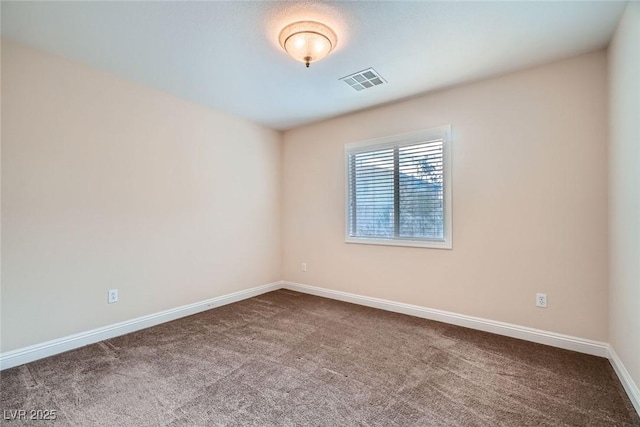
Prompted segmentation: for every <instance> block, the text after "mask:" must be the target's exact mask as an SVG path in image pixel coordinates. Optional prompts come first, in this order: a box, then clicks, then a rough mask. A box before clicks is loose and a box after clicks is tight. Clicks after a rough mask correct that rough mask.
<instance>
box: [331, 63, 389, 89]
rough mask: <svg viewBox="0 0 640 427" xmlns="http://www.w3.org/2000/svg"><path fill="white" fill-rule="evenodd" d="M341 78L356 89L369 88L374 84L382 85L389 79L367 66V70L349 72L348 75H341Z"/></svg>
mask: <svg viewBox="0 0 640 427" xmlns="http://www.w3.org/2000/svg"><path fill="white" fill-rule="evenodd" d="M339 80H342V81H343V82H345V83H346V84H348V85H349V86H351V87H352V88H354V89H355V90H364V89H369V88H372V87H374V86H380V85H381V84H383V83H387V81H386V80H385V79H384V78H383V77H382V76H381V75H380V74H378V72H377V71H376V70H374V69H373V68H367V69H366V70H362V71H358V72H357V73H353V74H349V75H348V76H344V77H341V78H340V79H339Z"/></svg>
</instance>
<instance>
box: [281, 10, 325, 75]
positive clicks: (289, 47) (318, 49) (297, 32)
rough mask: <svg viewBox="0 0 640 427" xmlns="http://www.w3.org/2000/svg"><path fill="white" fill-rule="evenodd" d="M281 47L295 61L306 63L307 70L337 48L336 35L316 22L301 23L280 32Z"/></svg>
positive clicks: (288, 26)
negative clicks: (310, 65)
mask: <svg viewBox="0 0 640 427" xmlns="http://www.w3.org/2000/svg"><path fill="white" fill-rule="evenodd" d="M279 40H280V46H282V48H283V49H284V50H286V51H287V53H288V54H289V55H291V56H292V57H293V58H294V59H296V60H298V61H300V62H304V63H305V65H306V66H307V68H309V64H310V63H312V62H316V61H320V60H321V59H322V58H324V57H325V56H327V55H328V54H329V52H331V51H332V50H333V48H335V47H336V44H337V43H338V37H337V36H336V33H334V32H333V30H332V29H331V28H329V27H327V26H326V25H324V24H321V23H319V22H315V21H300V22H294V23H293V24H289V25H287V26H286V27H284V28H283V29H282V31H280V37H279Z"/></svg>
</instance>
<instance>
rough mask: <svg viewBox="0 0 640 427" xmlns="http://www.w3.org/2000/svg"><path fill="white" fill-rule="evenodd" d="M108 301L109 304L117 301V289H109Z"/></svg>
mask: <svg viewBox="0 0 640 427" xmlns="http://www.w3.org/2000/svg"><path fill="white" fill-rule="evenodd" d="M108 302H109V304H113V303H114V302H118V290H117V289H109V293H108Z"/></svg>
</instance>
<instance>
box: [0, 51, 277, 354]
mask: <svg viewBox="0 0 640 427" xmlns="http://www.w3.org/2000/svg"><path fill="white" fill-rule="evenodd" d="M280 144H281V134H280V133H278V132H275V131H272V130H269V129H267V128H264V127H261V126H258V125H255V124H252V123H250V122H247V121H245V120H241V119H238V118H234V117H231V116H228V115H225V114H222V113H219V112H216V111H213V110H210V109H207V108H204V107H201V106H197V105H193V104H190V103H188V102H185V101H182V100H179V99H176V98H173V97H171V96H169V95H166V94H164V93H161V92H158V91H155V90H151V89H148V88H145V87H143V86H140V85H137V84H135V83H131V82H128V81H125V80H122V79H119V78H116V77H114V76H111V75H108V74H106V73H103V72H100V71H97V70H94V69H91V68H88V67H85V66H82V65H78V64H75V63H72V62H69V61H67V60H64V59H61V58H58V57H54V56H51V55H49V54H45V53H42V52H39V51H36V50H32V49H30V48H25V47H21V46H19V45H16V44H13V43H10V42H4V41H3V43H2V267H3V268H2V319H1V320H2V331H1V332H2V347H1V351H2V352H5V351H9V350H13V349H16V348H20V347H23V346H26V345H30V344H35V343H41V342H43V341H46V340H50V339H54V338H59V337H62V336H66V335H69V334H73V333H77V332H83V331H86V330H89V329H92V328H95V327H99V326H103V325H108V324H112V323H115V322H118V321H123V320H127V319H131V318H134V317H137V316H141V315H145V314H149V313H154V312H158V311H161V310H164V309H168V308H173V307H177V306H180V305H183V304H187V303H193V302H196V301H201V300H204V299H207V298H211V297H215V296H218V295H223V294H228V293H230V292H233V291H237V290H240V289H246V288H249V287H252V286H257V285H262V284H265V283H269V282H272V281H276V280H279V279H280V278H281V272H280V258H281V256H280V235H281V232H280V202H279V201H280V198H281V194H280V186H281V181H280V178H281V176H280V175H281V172H280V171H281V148H280ZM110 288H118V289H119V291H120V302H118V303H117V304H110V305H108V304H107V303H106V299H107V290H108V289H110Z"/></svg>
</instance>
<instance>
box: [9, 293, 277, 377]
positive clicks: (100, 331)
mask: <svg viewBox="0 0 640 427" xmlns="http://www.w3.org/2000/svg"><path fill="white" fill-rule="evenodd" d="M281 287H282V283H281V282H274V283H269V284H266V285H262V286H256V287H254V288H250V289H245V290H242V291H238V292H233V293H231V294H227V295H222V296H219V297H215V298H211V299H208V300H204V301H200V302H196V303H193V304H188V305H183V306H181V307H176V308H172V309H169V310H165V311H161V312H159V313H154V314H149V315H147V316H142V317H138V318H135V319H131V320H127V321H124V322H120V323H115V324H113V325H108V326H104V327H101V328H97V329H93V330H90V331H86V332H81V333H78V334H74V335H69V336H66V337H63V338H58V339H55V340H51V341H47V342H44V343H41V344H35V345H31V346H28V347H24V348H20V349H17V350H13V351H8V352H5V353H1V354H0V370H3V369H8V368H12V367H14V366H19V365H22V364H25V363H29V362H33V361H34V360H38V359H42V358H44V357H49V356H53V355H54V354H59V353H63V352H65V351H69V350H73V349H74V348H79V347H84V346H85V345H89V344H93V343H96V342H99V341H103V340H106V339H109V338H114V337H117V336H120V335H124V334H128V333H130V332H135V331H139V330H140V329H145V328H148V327H151V326H155V325H159V324H160V323H165V322H169V321H171V320H175V319H179V318H180V317H185V316H189V315H191V314H195V313H199V312H201V311H205V310H209V309H211V308H215V307H220V306H223V305H227V304H231V303H233V302H237V301H241V300H244V299H247V298H251V297H254V296H257V295H261V294H264V293H266V292H271V291H275V290H277V289H280V288H281Z"/></svg>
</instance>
